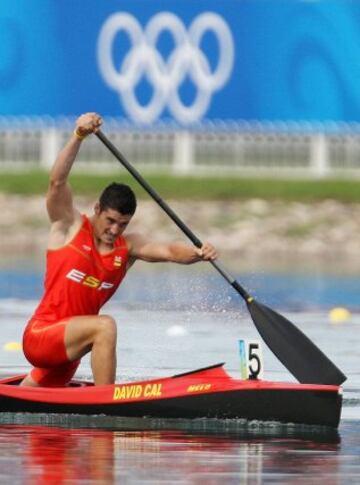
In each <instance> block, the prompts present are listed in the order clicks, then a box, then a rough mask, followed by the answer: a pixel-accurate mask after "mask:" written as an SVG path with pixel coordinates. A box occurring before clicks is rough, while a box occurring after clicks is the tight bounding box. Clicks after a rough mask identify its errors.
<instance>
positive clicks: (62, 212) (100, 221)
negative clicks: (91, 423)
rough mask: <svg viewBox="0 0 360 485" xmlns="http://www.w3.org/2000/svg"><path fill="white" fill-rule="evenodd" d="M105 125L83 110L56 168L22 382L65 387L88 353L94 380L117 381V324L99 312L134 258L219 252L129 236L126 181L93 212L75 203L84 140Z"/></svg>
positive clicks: (179, 259)
mask: <svg viewBox="0 0 360 485" xmlns="http://www.w3.org/2000/svg"><path fill="white" fill-rule="evenodd" d="M101 124H102V119H101V117H100V116H99V115H98V114H96V113H87V114H84V115H82V116H80V117H79V118H78V120H77V121H76V127H75V131H74V133H73V135H72V136H71V138H70V140H69V141H68V143H67V144H66V145H65V147H64V148H63V149H62V151H61V152H60V153H59V155H58V157H57V159H56V161H55V164H54V166H53V167H52V169H51V172H50V180H49V188H48V192H47V198H46V202H47V211H48V215H49V218H50V221H51V229H50V235H49V240H48V251H47V267H46V275H45V292H44V295H43V297H42V300H41V302H40V304H39V306H38V307H37V309H36V310H35V313H34V315H33V316H32V318H31V319H30V321H29V323H28V324H27V326H26V329H25V332H24V337H23V348H24V353H25V356H26V357H27V359H28V360H29V362H30V363H31V364H32V365H33V366H34V369H32V371H31V372H30V374H29V375H27V376H26V377H25V379H24V380H23V382H22V385H28V386H64V385H66V384H67V383H68V382H69V381H70V380H71V378H72V377H73V375H74V373H75V371H76V369H77V367H78V366H79V363H80V359H81V358H82V357H83V356H84V355H85V354H87V353H88V352H91V367H92V372H93V376H94V381H95V384H96V385H101V384H112V383H114V380H115V372H116V323H115V321H114V319H113V318H112V317H111V316H109V315H102V314H100V315H99V311H100V309H101V307H102V306H103V305H104V303H106V301H108V300H109V298H110V297H111V296H112V295H113V294H114V292H115V291H116V289H117V287H118V286H119V285H120V283H121V281H122V279H123V278H124V277H125V275H126V271H127V269H128V268H129V267H130V266H131V265H132V264H133V263H134V261H135V260H136V259H141V260H144V261H149V262H160V261H172V262H175V263H180V264H191V263H195V262H197V261H201V260H210V259H215V258H216V256H217V254H216V251H215V249H214V248H213V246H212V245H210V244H208V243H206V244H204V245H203V247H202V248H201V249H198V248H196V247H194V246H190V245H186V244H182V243H173V244H160V243H154V242H151V241H148V240H147V239H146V238H144V237H142V236H141V235H139V234H128V235H126V236H123V233H124V231H125V229H126V228H127V226H128V224H129V222H130V220H131V218H132V216H133V214H134V213H135V209H136V199H135V196H134V193H133V192H132V190H131V189H130V187H128V186H127V185H123V184H115V183H114V184H111V185H109V186H108V187H107V188H106V189H105V190H104V191H103V193H102V194H101V196H100V199H99V201H98V202H97V203H96V205H95V208H94V214H93V215H92V216H91V217H90V218H88V217H87V216H85V215H82V214H80V212H79V211H78V210H76V208H74V206H73V199H72V193H71V190H70V187H69V184H68V177H69V173H70V170H71V168H72V165H73V163H74V161H75V158H76V155H77V153H78V151H79V148H80V145H81V143H82V141H83V140H84V139H85V138H86V136H88V135H90V134H91V133H94V132H96V131H97V130H98V129H99V128H100V126H101Z"/></svg>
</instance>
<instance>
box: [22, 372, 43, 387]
mask: <svg viewBox="0 0 360 485" xmlns="http://www.w3.org/2000/svg"><path fill="white" fill-rule="evenodd" d="M20 386H31V387H39V384H38V383H37V382H35V381H34V379H32V378H31V376H30V374H28V375H27V376H26V377H25V378H24V379H23V380H22V381H21V382H20Z"/></svg>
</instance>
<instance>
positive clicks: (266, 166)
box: [0, 118, 360, 177]
mask: <svg viewBox="0 0 360 485" xmlns="http://www.w3.org/2000/svg"><path fill="white" fill-rule="evenodd" d="M72 126H73V120H70V119H67V120H63V121H61V122H59V121H58V122H57V124H55V123H54V122H53V120H47V119H40V120H37V119H30V118H29V119H20V118H17V119H10V118H6V119H5V118H0V169H12V170H16V169H22V168H24V167H27V168H30V167H43V168H45V169H48V168H49V167H50V166H51V164H52V163H53V161H54V159H55V157H56V155H57V153H58V151H59V150H60V149H61V147H62V146H63V145H64V144H65V142H66V140H67V138H68V137H69V136H70V133H71V131H72ZM104 132H105V133H106V134H107V135H108V136H109V138H110V139H111V140H112V141H113V143H114V144H115V145H116V146H117V147H118V148H119V149H120V151H122V153H123V154H124V155H125V156H126V157H127V158H128V159H129V160H130V161H131V163H134V164H135V165H136V166H137V167H139V168H140V169H142V170H148V171H150V170H156V171H164V172H172V173H175V174H191V175H202V174H204V173H206V174H214V175H219V174H224V175H225V174H231V175H238V176H246V175H249V176H250V175H251V176H252V175H263V176H268V175H269V176H275V177H279V176H286V177H288V176H294V177H296V176H299V177H300V176H301V177H327V176H343V177H357V176H360V129H359V126H358V125H351V126H349V125H347V126H342V127H341V130H340V129H339V127H338V126H336V127H332V129H329V127H328V126H327V127H326V126H322V127H321V126H320V127H316V126H310V127H304V125H302V126H301V125H295V124H291V125H285V124H259V123H253V124H248V123H228V124H225V123H220V122H219V123H218V124H215V123H213V124H207V125H202V126H200V127H195V128H194V129H192V130H191V131H184V130H181V129H179V128H176V127H173V128H172V127H171V126H169V125H167V126H157V127H156V128H154V129H146V128H144V129H141V130H138V129H135V128H134V127H130V126H128V125H126V124H125V123H121V122H118V121H114V120H107V121H106V123H105V125H104ZM116 163H117V162H116V161H114V158H113V156H112V155H111V154H110V153H109V152H108V151H107V150H106V149H105V147H103V145H102V144H101V143H100V141H99V140H98V139H97V138H96V137H91V138H89V139H87V140H86V142H85V143H83V146H82V148H81V151H80V154H79V157H78V160H77V162H76V167H77V168H78V169H79V170H83V169H86V170H87V171H89V170H90V171H96V170H102V171H103V170H107V169H109V170H111V169H114V167H115V165H116Z"/></svg>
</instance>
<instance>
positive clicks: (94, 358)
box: [65, 315, 117, 385]
mask: <svg viewBox="0 0 360 485" xmlns="http://www.w3.org/2000/svg"><path fill="white" fill-rule="evenodd" d="M116 337H117V333H116V322H115V321H114V319H113V318H112V317H110V316H108V315H96V316H84V317H73V318H71V319H70V320H69V322H68V323H67V324H66V327H65V348H66V353H67V355H68V357H69V360H72V361H73V360H78V359H80V358H81V357H83V356H84V355H85V354H87V353H88V352H90V351H91V368H92V372H93V376H94V381H95V385H102V384H113V383H114V382H115V375H116Z"/></svg>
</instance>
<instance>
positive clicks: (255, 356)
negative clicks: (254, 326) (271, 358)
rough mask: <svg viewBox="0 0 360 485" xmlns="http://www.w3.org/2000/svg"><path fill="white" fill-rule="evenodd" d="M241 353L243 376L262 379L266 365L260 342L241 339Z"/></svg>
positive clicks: (241, 371)
mask: <svg viewBox="0 0 360 485" xmlns="http://www.w3.org/2000/svg"><path fill="white" fill-rule="evenodd" d="M239 353H240V374H241V378H242V379H262V378H263V375H264V372H263V368H264V365H263V356H262V348H261V344H260V342H258V341H253V340H251V341H250V340H244V339H240V340H239Z"/></svg>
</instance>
